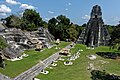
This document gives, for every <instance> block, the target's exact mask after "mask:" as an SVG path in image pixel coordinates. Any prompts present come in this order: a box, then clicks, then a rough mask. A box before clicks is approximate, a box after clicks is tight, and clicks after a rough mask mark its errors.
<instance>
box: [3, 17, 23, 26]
mask: <svg viewBox="0 0 120 80" xmlns="http://www.w3.org/2000/svg"><path fill="white" fill-rule="evenodd" d="M5 20H6V26H7V27H10V28H13V27H14V28H19V27H20V22H21V19H20V18H19V17H18V16H16V15H10V16H8V17H7V18H6V19H5Z"/></svg>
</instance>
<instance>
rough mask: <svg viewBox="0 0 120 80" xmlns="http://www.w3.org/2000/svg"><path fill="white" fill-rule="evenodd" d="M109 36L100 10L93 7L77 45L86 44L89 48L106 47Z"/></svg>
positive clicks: (97, 7)
mask: <svg viewBox="0 0 120 80" xmlns="http://www.w3.org/2000/svg"><path fill="white" fill-rule="evenodd" d="M109 39H110V35H109V33H108V30H107V28H106V26H104V22H103V19H102V12H101V8H100V6H98V5H95V6H93V9H92V12H91V16H90V20H89V21H88V23H87V26H86V28H85V29H84V30H83V31H82V33H81V35H80V36H79V39H78V41H77V43H80V44H86V45H87V46H89V47H97V46H107V45H108V44H109V43H108V42H109Z"/></svg>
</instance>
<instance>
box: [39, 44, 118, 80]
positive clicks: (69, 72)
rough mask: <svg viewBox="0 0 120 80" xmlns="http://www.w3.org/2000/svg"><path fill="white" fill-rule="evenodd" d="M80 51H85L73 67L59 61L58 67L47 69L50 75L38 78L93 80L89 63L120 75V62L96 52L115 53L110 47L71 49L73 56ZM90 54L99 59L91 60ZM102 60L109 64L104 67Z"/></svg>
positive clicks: (79, 47) (74, 62)
mask: <svg viewBox="0 0 120 80" xmlns="http://www.w3.org/2000/svg"><path fill="white" fill-rule="evenodd" d="M78 49H83V52H81V55H80V57H79V58H78V59H77V60H75V61H73V65H71V66H65V65H64V61H58V62H57V64H58V65H57V66H56V67H53V69H52V70H51V69H49V68H47V69H46V70H48V71H49V74H47V75H43V74H40V75H38V76H37V78H40V79H42V80H91V73H90V72H91V71H89V70H87V67H88V65H89V63H94V66H95V67H96V68H98V69H99V70H106V72H107V73H114V74H117V75H120V61H118V60H112V59H104V58H102V57H100V56H98V55H96V54H95V53H96V52H113V51H114V50H109V47H106V46H100V47H97V48H95V49H94V50H88V49H86V46H84V45H81V44H77V45H76V46H75V48H73V49H71V51H72V54H74V53H76V52H77V51H78ZM90 54H93V55H96V56H97V59H96V60H89V59H88V58H87V57H86V56H87V55H90ZM66 59H67V58H66ZM100 60H104V61H108V62H109V63H108V64H103V65H102V64H101V63H100ZM88 62H89V63H88ZM99 67H100V68H99Z"/></svg>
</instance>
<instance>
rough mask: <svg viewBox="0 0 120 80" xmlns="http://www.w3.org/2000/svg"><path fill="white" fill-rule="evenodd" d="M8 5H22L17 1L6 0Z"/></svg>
mask: <svg viewBox="0 0 120 80" xmlns="http://www.w3.org/2000/svg"><path fill="white" fill-rule="evenodd" d="M6 2H7V3H9V4H12V5H17V4H21V3H20V2H17V1H15V0H6Z"/></svg>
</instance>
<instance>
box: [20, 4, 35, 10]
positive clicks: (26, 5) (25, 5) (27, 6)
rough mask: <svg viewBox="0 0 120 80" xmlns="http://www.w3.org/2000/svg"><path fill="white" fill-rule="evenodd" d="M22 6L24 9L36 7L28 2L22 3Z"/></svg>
mask: <svg viewBox="0 0 120 80" xmlns="http://www.w3.org/2000/svg"><path fill="white" fill-rule="evenodd" d="M20 8H22V9H35V7H34V6H32V5H28V4H21V6H20Z"/></svg>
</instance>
